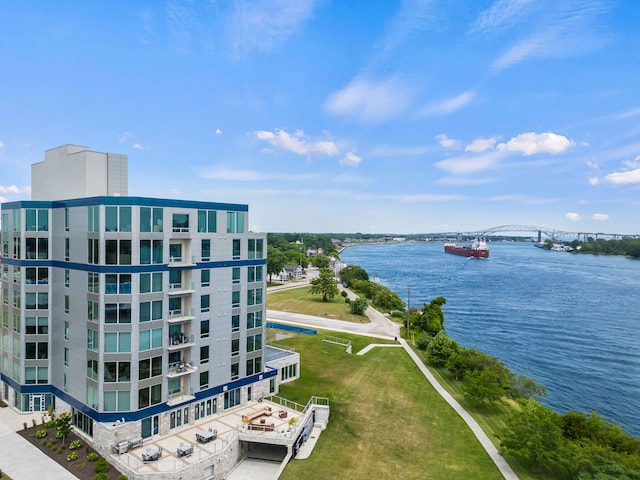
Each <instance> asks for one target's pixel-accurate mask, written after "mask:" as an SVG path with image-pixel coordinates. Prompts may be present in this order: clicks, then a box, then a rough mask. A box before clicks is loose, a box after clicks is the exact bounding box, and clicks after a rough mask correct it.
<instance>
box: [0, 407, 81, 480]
mask: <svg viewBox="0 0 640 480" xmlns="http://www.w3.org/2000/svg"><path fill="white" fill-rule="evenodd" d="M40 418H41V414H38V415H20V414H18V413H17V412H16V411H15V410H13V409H12V408H11V407H5V408H0V445H1V446H2V448H0V470H2V472H3V474H4V473H6V474H7V475H9V476H10V477H11V478H12V479H13V480H33V479H34V478H41V479H46V480H77V479H78V477H76V476H75V475H72V474H71V473H69V472H68V471H67V470H66V469H65V468H63V467H61V466H60V465H59V464H58V463H57V462H56V461H54V460H51V459H50V458H49V457H48V456H46V455H45V454H44V453H42V452H41V451H40V450H38V449H37V448H36V447H35V446H33V445H31V443H29V442H28V441H27V440H25V439H24V438H22V437H21V436H20V435H18V434H17V433H16V432H17V431H18V430H20V429H22V428H23V423H24V422H27V425H31V424H32V419H36V421H37V422H39V421H40Z"/></svg>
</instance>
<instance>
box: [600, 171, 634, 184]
mask: <svg viewBox="0 0 640 480" xmlns="http://www.w3.org/2000/svg"><path fill="white" fill-rule="evenodd" d="M604 179H605V180H606V181H607V182H609V183H612V184H614V185H630V184H633V183H640V168H636V169H634V170H629V171H626V172H614V173H610V174H609V175H607V176H606V177H604Z"/></svg>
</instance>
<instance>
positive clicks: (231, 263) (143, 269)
mask: <svg viewBox="0 0 640 480" xmlns="http://www.w3.org/2000/svg"><path fill="white" fill-rule="evenodd" d="M2 263H4V264H7V265H14V266H16V267H56V268H68V269H70V270H80V271H82V272H94V273H147V272H167V271H169V270H173V269H180V270H201V269H203V268H225V267H249V266H254V265H266V264H267V260H266V259H259V260H228V261H221V262H198V263H196V264H195V265H189V266H185V267H169V266H168V265H167V264H166V263H162V264H152V265H93V264H88V263H74V262H63V261H62V260H16V259H14V258H3V259H2Z"/></svg>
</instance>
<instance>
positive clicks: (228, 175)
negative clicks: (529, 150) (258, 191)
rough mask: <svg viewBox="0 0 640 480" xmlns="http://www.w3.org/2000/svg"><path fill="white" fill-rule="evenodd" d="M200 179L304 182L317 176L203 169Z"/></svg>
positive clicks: (220, 168) (219, 168) (310, 174)
mask: <svg viewBox="0 0 640 480" xmlns="http://www.w3.org/2000/svg"><path fill="white" fill-rule="evenodd" d="M200 176H201V177H202V178H207V179H209V180H225V181H239V182H261V181H271V180H284V181H306V180H312V179H314V178H317V177H318V175H317V174H313V173H306V174H291V173H277V172H276V173H266V172H258V171H255V170H233V169H228V168H224V167H215V168H210V169H204V170H202V171H201V172H200Z"/></svg>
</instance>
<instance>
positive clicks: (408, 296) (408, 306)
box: [407, 288, 411, 339]
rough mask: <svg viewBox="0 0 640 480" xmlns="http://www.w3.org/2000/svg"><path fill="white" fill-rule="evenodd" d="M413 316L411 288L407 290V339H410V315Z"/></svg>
mask: <svg viewBox="0 0 640 480" xmlns="http://www.w3.org/2000/svg"><path fill="white" fill-rule="evenodd" d="M410 314H411V288H407V339H408V338H409V315H410Z"/></svg>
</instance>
